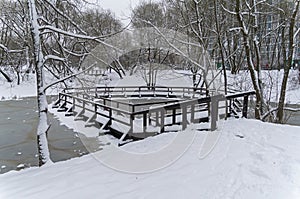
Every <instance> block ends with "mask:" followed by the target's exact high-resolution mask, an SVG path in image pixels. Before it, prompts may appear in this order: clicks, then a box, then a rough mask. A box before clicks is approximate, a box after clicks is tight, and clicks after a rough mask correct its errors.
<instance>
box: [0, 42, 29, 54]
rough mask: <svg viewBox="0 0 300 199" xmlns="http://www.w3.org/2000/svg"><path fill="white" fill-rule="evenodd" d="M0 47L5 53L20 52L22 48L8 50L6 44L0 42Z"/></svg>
mask: <svg viewBox="0 0 300 199" xmlns="http://www.w3.org/2000/svg"><path fill="white" fill-rule="evenodd" d="M0 48H2V49H3V50H4V52H6V53H22V52H23V51H24V50H9V49H8V48H7V47H6V46H4V45H3V44H0Z"/></svg>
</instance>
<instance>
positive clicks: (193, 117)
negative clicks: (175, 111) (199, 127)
mask: <svg viewBox="0 0 300 199" xmlns="http://www.w3.org/2000/svg"><path fill="white" fill-rule="evenodd" d="M194 121H195V104H192V105H191V123H194Z"/></svg>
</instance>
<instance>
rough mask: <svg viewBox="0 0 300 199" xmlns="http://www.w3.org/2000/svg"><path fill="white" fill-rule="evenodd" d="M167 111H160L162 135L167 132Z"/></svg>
mask: <svg viewBox="0 0 300 199" xmlns="http://www.w3.org/2000/svg"><path fill="white" fill-rule="evenodd" d="M165 112H166V111H165V109H164V108H163V109H161V111H160V133H163V132H165Z"/></svg>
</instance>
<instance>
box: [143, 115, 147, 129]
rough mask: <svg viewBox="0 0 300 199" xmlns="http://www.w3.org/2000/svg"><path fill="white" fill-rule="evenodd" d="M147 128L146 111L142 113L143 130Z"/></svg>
mask: <svg viewBox="0 0 300 199" xmlns="http://www.w3.org/2000/svg"><path fill="white" fill-rule="evenodd" d="M146 128H147V113H143V132H146Z"/></svg>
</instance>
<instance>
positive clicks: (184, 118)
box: [182, 105, 187, 130]
mask: <svg viewBox="0 0 300 199" xmlns="http://www.w3.org/2000/svg"><path fill="white" fill-rule="evenodd" d="M186 128H187V106H186V105H183V106H182V130H185V129H186Z"/></svg>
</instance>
